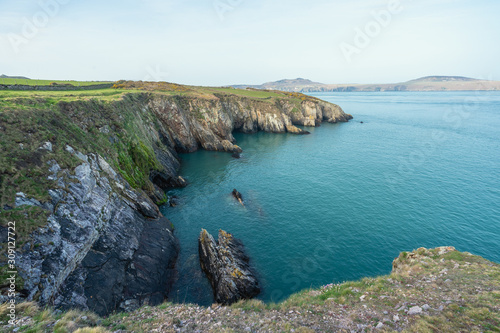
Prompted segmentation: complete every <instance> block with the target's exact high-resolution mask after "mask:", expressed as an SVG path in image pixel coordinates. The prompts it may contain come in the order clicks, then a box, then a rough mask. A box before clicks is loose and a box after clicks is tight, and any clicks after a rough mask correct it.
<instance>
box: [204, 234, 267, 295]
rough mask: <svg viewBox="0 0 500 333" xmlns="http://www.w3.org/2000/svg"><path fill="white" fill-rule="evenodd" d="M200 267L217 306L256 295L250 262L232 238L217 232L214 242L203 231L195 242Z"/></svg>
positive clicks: (256, 283)
mask: <svg viewBox="0 0 500 333" xmlns="http://www.w3.org/2000/svg"><path fill="white" fill-rule="evenodd" d="M198 245H199V246H198V249H199V254H200V266H201V269H202V270H203V271H204V272H205V274H206V275H207V277H208V279H209V280H210V284H211V285H212V289H213V292H214V298H215V301H216V302H217V303H221V304H232V303H235V302H237V301H238V300H240V299H249V298H252V297H255V296H257V295H258V294H259V293H260V286H259V282H258V281H257V278H256V277H255V274H254V273H253V271H252V269H251V268H250V265H249V261H250V258H249V257H248V256H247V255H246V254H245V252H244V246H243V243H241V241H239V240H237V239H235V238H234V237H233V235H232V234H230V233H227V232H225V231H224V230H219V239H218V241H217V242H216V241H215V240H214V238H213V237H212V235H210V234H209V233H208V232H207V231H206V230H205V229H202V230H201V233H200V238H199V240H198Z"/></svg>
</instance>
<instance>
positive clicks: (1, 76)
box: [0, 74, 30, 80]
mask: <svg viewBox="0 0 500 333" xmlns="http://www.w3.org/2000/svg"><path fill="white" fill-rule="evenodd" d="M0 79H19V80H30V78H28V77H24V76H8V75H5V74H2V75H0Z"/></svg>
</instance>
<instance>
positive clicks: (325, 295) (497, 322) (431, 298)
mask: <svg viewBox="0 0 500 333" xmlns="http://www.w3.org/2000/svg"><path fill="white" fill-rule="evenodd" d="M499 300H500V265H498V264H496V263H492V262H490V261H488V260H485V259H483V258H481V257H478V256H474V255H472V254H470V253H466V252H459V251H456V250H455V249H454V248H452V247H440V248H436V249H424V248H420V249H418V250H415V251H413V252H402V253H401V254H400V255H399V256H398V257H397V258H396V259H395V260H394V262H393V269H392V273H391V274H390V275H386V276H380V277H373V278H364V279H362V280H359V281H350V282H344V283H340V284H329V285H325V286H323V287H321V288H318V289H309V290H304V291H302V292H300V293H298V294H295V295H292V296H291V297H290V298H289V299H287V300H285V301H283V302H281V303H279V304H264V303H262V302H260V301H258V300H249V301H241V302H239V303H236V304H233V305H232V306H220V305H212V306H211V307H200V306H196V305H189V304H171V303H164V304H162V305H160V306H157V307H151V306H145V307H142V308H141V309H139V310H136V311H134V312H132V313H128V314H123V313H119V314H115V315H112V316H110V317H108V318H106V319H100V318H99V317H96V316H95V315H93V314H89V313H84V312H76V311H71V312H68V313H64V314H62V315H57V314H56V313H54V312H50V311H48V310H45V311H44V312H42V310H41V309H38V308H37V307H36V305H34V304H29V303H27V304H25V305H23V307H22V308H20V310H21V311H22V316H24V317H23V318H24V319H23V324H24V325H26V326H24V329H21V330H20V331H25V330H26V329H28V327H29V328H30V329H32V330H35V329H38V330H39V331H42V330H43V329H45V328H47V327H50V328H54V329H57V330H59V331H69V332H71V331H74V330H76V329H78V328H81V329H82V330H83V329H85V328H86V331H87V332H114V331H122V332H123V331H127V332H150V331H152V332H156V331H158V332H373V331H376V332H400V331H404V332H496V331H498V327H500V302H499ZM5 313H6V307H5V306H0V316H2V315H3V316H5ZM42 313H43V316H42V315H41V314H42ZM12 329H13V327H11V326H4V330H6V331H10V330H12Z"/></svg>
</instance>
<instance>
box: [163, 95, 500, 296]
mask: <svg viewBox="0 0 500 333" xmlns="http://www.w3.org/2000/svg"><path fill="white" fill-rule="evenodd" d="M312 95H314V96H316V97H319V98H321V99H324V100H327V101H329V102H333V103H336V104H339V105H340V106H341V107H342V108H343V109H344V111H345V112H347V113H351V114H352V115H353V116H354V119H353V120H351V121H350V122H349V123H341V124H326V123H324V124H322V125H321V127H318V128H309V127H308V128H307V130H308V131H310V132H311V135H307V136H296V135H292V134H270V133H256V134H251V135H249V134H241V133H235V138H236V140H237V144H238V145H239V146H240V147H241V148H242V149H243V153H242V155H241V159H234V158H232V157H231V155H230V154H227V153H220V152H209V151H198V152H196V153H192V154H182V155H181V160H182V161H181V163H182V166H181V170H180V175H181V176H183V177H184V178H186V179H187V180H188V181H189V183H190V185H189V186H188V187H186V188H183V189H176V190H173V191H170V192H169V195H176V196H178V197H179V205H178V206H176V207H162V212H163V214H164V215H165V216H166V217H167V218H169V219H170V220H171V221H172V223H173V224H174V225H175V228H176V230H175V234H176V236H177V237H178V238H179V241H180V244H181V252H180V255H179V259H178V263H177V269H178V279H177V282H176V283H175V284H174V286H173V291H172V292H171V294H170V295H169V298H170V301H174V302H189V303H198V304H202V305H207V304H211V303H212V302H213V297H212V291H211V288H210V285H209V283H208V280H207V279H206V278H205V276H204V275H203V273H202V272H201V270H200V267H199V262H198V244H197V237H198V235H199V232H200V230H201V228H205V229H207V230H208V232H210V233H212V234H216V233H217V231H218V229H224V230H226V231H228V232H231V233H233V234H234V235H235V236H236V237H237V238H240V239H241V240H242V241H243V243H244V244H245V246H246V249H247V253H248V254H249V256H250V257H251V263H252V265H253V266H254V267H255V269H256V271H257V272H258V274H259V278H260V281H261V284H262V287H263V291H262V293H261V294H260V296H259V297H258V298H260V299H262V300H264V301H267V302H271V301H273V302H276V301H280V300H282V299H284V298H286V297H288V296H289V295H290V294H292V293H294V292H297V291H299V290H301V289H304V288H309V287H318V286H321V285H324V284H328V283H332V282H342V281H346V280H355V279H359V278H361V277H364V276H375V275H381V274H387V273H389V272H390V270H391V262H392V260H393V259H394V257H396V256H397V255H398V254H399V252H401V251H404V250H412V249H414V248H417V247H421V246H424V247H436V246H441V245H452V246H455V247H456V248H457V249H458V250H460V251H469V252H472V253H474V254H478V255H481V256H484V257H485V258H488V259H490V260H493V261H499V260H500V254H499V253H500V251H499V248H498V244H500V232H499V230H500V219H499V216H500V210H499V205H498V202H500V190H499V189H500V156H499V155H500V154H498V152H499V151H500V150H499V148H500V138H499V132H498V128H499V127H500V93H498V92H484V93H479V94H478V93H473V92H457V93H455V92H453V93H452V92H440V93H415V92H412V93H404V92H377V93H317V94H312ZM360 121H363V123H360ZM233 188H236V189H237V190H238V191H240V192H241V193H242V195H243V198H244V200H245V207H242V206H241V205H240V204H239V203H238V202H237V201H235V200H234V198H233V197H232V196H231V191H232V190H233Z"/></svg>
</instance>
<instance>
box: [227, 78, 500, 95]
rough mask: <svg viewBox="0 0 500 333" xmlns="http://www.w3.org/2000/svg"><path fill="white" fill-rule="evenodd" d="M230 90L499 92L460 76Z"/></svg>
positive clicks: (296, 82)
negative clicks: (404, 80) (393, 81)
mask: <svg viewBox="0 0 500 333" xmlns="http://www.w3.org/2000/svg"><path fill="white" fill-rule="evenodd" d="M232 87H233V88H239V89H246V88H253V89H266V90H281V91H293V92H322V91H324V92H327V91H341V92H353V91H367V92H370V91H476V90H477V91H488V90H500V81H489V80H479V79H473V78H468V77H463V76H426V77H422V78H419V79H415V80H410V81H406V82H400V83H381V84H356V83H355V84H325V83H319V82H313V81H311V80H307V79H303V78H297V79H292V80H288V79H285V80H279V81H275V82H267V83H264V84H261V85H233V86H232Z"/></svg>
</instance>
